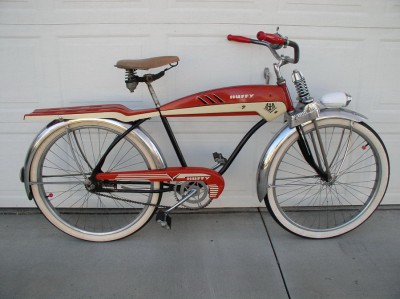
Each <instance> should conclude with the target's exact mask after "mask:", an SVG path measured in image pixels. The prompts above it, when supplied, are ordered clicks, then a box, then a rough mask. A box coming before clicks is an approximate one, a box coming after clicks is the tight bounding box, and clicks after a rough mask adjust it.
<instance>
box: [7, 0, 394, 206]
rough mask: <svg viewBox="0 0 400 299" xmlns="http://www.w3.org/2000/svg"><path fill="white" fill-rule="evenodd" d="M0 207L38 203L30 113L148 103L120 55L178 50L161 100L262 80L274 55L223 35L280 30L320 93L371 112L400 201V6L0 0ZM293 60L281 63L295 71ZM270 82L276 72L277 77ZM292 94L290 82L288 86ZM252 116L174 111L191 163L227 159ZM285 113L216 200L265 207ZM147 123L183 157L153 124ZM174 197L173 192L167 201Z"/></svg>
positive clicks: (317, 1) (309, 1)
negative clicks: (260, 186) (263, 189)
mask: <svg viewBox="0 0 400 299" xmlns="http://www.w3.org/2000/svg"><path fill="white" fill-rule="evenodd" d="M0 24H1V25H0V105H1V122H2V124H1V126H0V135H1V140H2V145H1V147H0V163H1V164H0V165H1V166H2V172H1V174H0V181H1V190H0V206H1V207H25V206H33V205H32V203H31V202H29V201H28V200H27V199H26V195H25V193H24V189H23V185H22V184H21V183H20V182H19V180H18V176H19V169H20V167H21V166H22V164H23V162H24V158H25V154H26V150H27V148H28V147H29V145H30V142H31V140H32V139H33V138H34V136H35V135H36V134H37V132H38V131H39V130H40V129H41V128H42V127H43V126H45V125H46V124H45V123H35V122H28V121H23V120H22V118H23V115H24V114H25V113H28V112H30V111H31V110H33V109H35V108H43V107H58V106H69V105H86V104H95V103H121V104H124V105H126V106H129V107H131V108H145V107H151V100H150V97H149V95H148V94H147V92H146V89H145V87H144V86H142V87H139V88H138V89H137V90H136V91H135V93H134V94H130V93H129V92H128V90H127V89H126V88H125V86H124V74H123V71H121V70H119V69H116V68H114V67H113V65H114V64H115V62H116V61H117V60H118V59H122V58H145V57H151V56H159V55H177V56H179V57H180V59H181V63H180V64H179V67H177V68H175V69H173V70H171V71H170V72H168V74H167V75H166V76H165V77H164V78H162V79H161V80H159V81H157V82H156V83H155V86H154V87H155V89H156V91H157V93H158V96H159V98H160V101H161V102H162V103H166V102H168V101H171V100H173V99H176V98H179V97H182V96H185V95H188V94H192V93H195V92H199V91H202V90H207V89H212V88H217V87H223V86H231V85H239V84H263V83H264V79H263V76H262V74H263V69H264V67H266V66H269V67H271V66H272V63H273V62H274V60H273V58H272V57H271V55H270V53H269V52H268V51H267V50H265V49H264V48H261V47H258V46H255V45H247V44H237V43H230V42H228V41H227V40H226V38H225V37H226V34H229V33H233V34H241V35H247V36H255V34H256V33H257V31H259V30H264V31H270V32H273V31H275V28H276V26H277V25H279V26H280V31H281V33H282V34H284V35H287V36H289V37H290V38H291V39H293V40H295V41H297V42H298V43H299V45H300V47H301V61H300V63H299V64H298V65H297V66H296V68H298V69H300V70H301V71H302V72H303V74H304V75H305V76H306V78H307V81H308V85H309V88H310V91H311V93H312V95H313V96H314V97H320V96H321V95H323V94H324V93H328V92H331V91H341V90H343V91H346V92H348V93H350V94H352V96H353V98H354V100H353V103H352V104H351V106H350V108H351V109H354V110H356V111H358V112H360V113H362V114H364V115H366V116H368V117H369V123H370V124H371V125H372V126H373V127H374V128H375V129H376V130H377V131H378V132H379V134H380V135H381V137H382V139H383V140H384V142H385V143H386V145H387V148H388V150H389V154H390V158H391V165H392V181H391V185H390V186H389V190H388V193H387V195H386V198H385V201H384V202H385V203H387V204H393V203H397V204H398V203H400V202H399V200H400V199H399V191H400V190H399V188H400V187H399V184H397V183H396V181H397V179H396V178H397V177H398V175H399V174H400V173H399V170H398V167H397V166H398V165H400V164H399V163H400V158H399V155H398V153H397V150H396V148H397V149H398V148H399V147H400V134H399V133H400V118H399V115H400V98H399V94H400V84H399V83H398V82H397V81H398V77H399V76H398V73H399V71H398V70H399V69H400V62H399V61H400V60H399V59H398V56H399V54H400V3H399V2H398V1H389V0H387V1H361V0H352V1H345V0H301V1H300V0H286V1H278V0H276V1H272V0H271V1H261V0H254V1H253V0H218V1H212V0H208V1H196V0H168V1H162V0H148V1H145V0H137V1H132V0H129V1H128V0H125V1H124V0H120V1H111V0H110V1H106V0H104V1H96V0H64V1H62V0H40V1H33V0H26V1H0ZM292 69H293V68H292V67H286V71H285V72H284V74H285V76H286V77H287V78H289V76H290V73H291V71H292ZM271 80H275V78H272V79H271ZM291 91H292V92H293V91H294V90H293V88H292V87H291ZM256 121H258V119H257V118H253V117H250V118H241V117H239V118H217V119H216V118H204V119H195V120H194V121H193V120H190V119H179V120H177V119H175V120H173V121H172V126H173V128H174V129H176V133H177V139H178V141H179V143H180V144H181V147H182V150H183V152H184V154H185V156H186V159H187V161H188V163H189V164H191V165H198V166H212V165H213V160H212V153H213V152H215V151H219V152H222V153H223V154H224V155H225V156H228V155H229V154H230V152H231V151H232V150H233V148H234V146H235V144H236V143H237V142H238V141H239V140H240V139H241V137H242V136H243V135H244V134H245V133H246V132H247V130H248V129H249V128H250V127H251V126H252V125H253V124H254V123H255V122H256ZM281 125H282V120H279V121H276V122H274V123H272V124H268V125H266V126H264V127H263V128H262V129H261V130H260V131H259V132H257V133H256V134H255V136H254V137H253V139H252V140H251V141H250V142H249V143H248V144H247V145H246V147H245V148H244V149H243V151H242V152H241V153H240V155H239V156H238V159H237V160H236V161H235V163H234V164H233V165H232V167H231V169H229V171H228V172H227V174H226V178H225V180H226V191H225V192H224V194H223V196H222V198H220V199H218V201H216V202H215V203H214V206H220V207H221V206H231V207H242V206H259V205H260V203H259V202H258V200H257V195H256V188H255V185H256V183H255V179H256V178H255V177H256V175H255V172H256V169H257V165H258V161H259V159H260V157H261V154H262V152H263V150H264V148H265V147H266V145H267V143H268V140H269V139H270V138H271V137H272V136H273V135H274V134H275V133H276V132H277V130H278V129H279V128H280V126H281ZM146 129H147V130H148V131H149V132H150V133H151V134H152V135H153V136H154V137H155V138H156V139H157V142H158V143H159V145H160V146H161V147H162V148H163V149H164V148H165V150H164V155H165V156H166V157H167V159H168V160H169V161H170V162H169V166H173V165H177V164H178V161H177V159H176V157H175V156H174V154H173V151H172V148H171V146H170V145H169V143H168V140H167V138H166V136H165V134H164V133H162V130H161V126H160V123H159V121H158V120H156V119H154V120H151V122H150V123H149V124H148V125H147V127H146ZM170 200H173V199H172V198H171V199H170Z"/></svg>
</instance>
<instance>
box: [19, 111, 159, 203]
mask: <svg viewBox="0 0 400 299" xmlns="http://www.w3.org/2000/svg"><path fill="white" fill-rule="evenodd" d="M87 120H89V119H75V120H69V121H61V122H58V121H53V122H51V123H49V124H48V125H47V126H46V127H45V128H43V130H42V131H41V132H39V134H38V135H37V136H36V137H35V139H34V140H33V142H32V144H31V146H30V147H29V149H28V153H27V155H26V158H25V163H24V167H23V168H22V169H21V173H20V176H21V177H20V179H21V182H23V183H24V185H25V191H26V194H27V195H28V198H29V199H30V200H32V198H33V196H32V191H31V186H30V172H31V165H32V160H33V157H34V156H35V153H36V151H37V149H38V147H39V146H40V144H41V143H42V142H43V141H44V140H45V139H46V138H47V137H48V136H49V135H50V134H52V133H53V132H54V131H56V130H58V129H60V128H62V127H65V126H67V125H69V124H71V123H75V122H81V121H87ZM96 120H97V121H99V122H104V123H108V124H111V125H112V126H114V128H115V129H116V130H117V131H118V132H120V133H122V132H124V131H126V129H127V128H126V127H125V126H124V125H123V124H122V123H121V122H118V121H115V120H110V119H96ZM129 134H136V135H137V136H138V138H139V139H140V140H141V142H143V144H144V145H145V146H146V147H147V149H148V150H149V151H151V153H152V155H153V159H154V162H155V164H156V168H165V167H166V164H165V160H164V158H163V156H162V154H161V151H160V150H159V148H158V146H157V144H156V143H155V142H154V141H153V139H152V138H151V137H150V135H148V133H147V132H146V131H144V130H143V129H142V128H140V127H138V128H136V129H134V130H133V131H132V132H131V133H129Z"/></svg>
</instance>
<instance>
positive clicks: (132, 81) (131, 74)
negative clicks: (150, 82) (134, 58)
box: [125, 69, 139, 92]
mask: <svg viewBox="0 0 400 299" xmlns="http://www.w3.org/2000/svg"><path fill="white" fill-rule="evenodd" d="M137 79H138V76H137V75H136V70H135V69H127V70H125V84H126V88H128V89H129V91H130V92H134V91H135V89H136V87H137V86H138V84H139V81H138V80H137Z"/></svg>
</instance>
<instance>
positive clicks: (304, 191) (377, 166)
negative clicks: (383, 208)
mask: <svg viewBox="0 0 400 299" xmlns="http://www.w3.org/2000/svg"><path fill="white" fill-rule="evenodd" d="M317 123H318V127H319V131H320V134H321V140H322V143H323V146H324V148H325V152H326V156H327V162H328V166H329V169H330V172H331V175H332V178H331V179H330V180H328V181H326V180H324V179H323V178H321V177H320V176H319V175H317V174H316V171H315V170H314V169H313V168H312V167H311V166H310V165H309V164H308V163H307V162H306V161H305V159H304V157H303V155H302V154H301V151H300V148H299V145H298V142H297V141H298V140H299V135H298V134H297V132H296V133H295V134H292V135H291V137H290V138H288V139H287V140H286V141H285V143H284V144H283V145H282V146H281V147H280V148H279V150H278V151H277V153H276V155H275V157H274V160H273V162H272V164H271V168H270V172H269V174H268V192H267V194H268V200H266V205H267V207H268V209H269V211H270V212H271V213H272V215H273V217H274V218H275V220H276V221H277V222H278V223H279V224H280V225H281V226H282V227H284V228H285V229H287V230H288V231H290V232H292V233H294V234H297V235H300V236H303V237H308V238H319V239H322V238H331V237H335V236H338V235H342V234H344V233H347V232H349V231H350V230H352V229H354V228H356V227H357V226H359V225H361V224H362V223H363V222H364V221H366V220H367V219H368V217H369V216H370V215H371V214H372V213H373V212H374V211H375V209H376V208H377V207H378V205H379V203H380V202H381V200H382V198H383V196H384V194H385V192H386V188H387V185H388V182H389V159H388V155H387V151H386V148H385V146H384V144H383V142H382V140H381V139H380V138H379V136H378V135H377V134H376V133H375V132H374V131H373V130H372V129H371V128H370V127H369V126H368V125H366V124H365V123H362V122H360V123H358V122H354V121H352V120H348V119H340V118H327V119H321V120H318V121H317ZM303 130H304V139H305V140H306V141H307V142H308V144H309V147H310V151H311V153H312V155H313V158H314V160H315V162H316V163H317V164H320V167H321V168H322V169H324V170H325V166H324V162H323V157H322V155H321V149H320V148H319V146H318V141H317V140H318V139H317V134H316V131H315V127H314V125H313V124H312V123H309V124H307V125H305V126H304V127H303Z"/></svg>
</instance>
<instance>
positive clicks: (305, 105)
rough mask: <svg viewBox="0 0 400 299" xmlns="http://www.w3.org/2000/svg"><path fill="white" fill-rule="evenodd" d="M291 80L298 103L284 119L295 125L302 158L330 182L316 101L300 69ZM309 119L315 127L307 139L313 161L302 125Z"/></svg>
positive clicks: (330, 174) (322, 177)
mask: <svg viewBox="0 0 400 299" xmlns="http://www.w3.org/2000/svg"><path fill="white" fill-rule="evenodd" d="M292 81H293V83H294V85H295V88H296V91H297V95H298V97H297V100H298V101H299V103H298V105H297V106H296V108H295V109H294V110H293V111H291V112H289V113H288V114H287V116H286V120H287V121H288V123H289V127H291V128H294V127H296V130H297V132H298V134H299V140H298V141H297V143H298V145H299V148H300V151H301V153H302V155H303V157H304V159H305V160H306V161H307V163H308V164H309V165H310V166H311V167H312V168H313V169H314V170H315V172H316V173H317V174H318V176H319V177H320V178H321V179H322V180H324V181H325V182H330V181H332V178H333V177H332V173H331V170H330V165H329V161H328V157H327V153H326V150H325V147H324V144H323V141H322V138H321V133H320V130H319V127H318V123H317V118H318V116H319V106H318V103H316V102H315V101H314V99H313V98H312V97H311V96H310V93H309V91H308V87H307V83H306V81H305V78H304V76H303V75H302V73H301V72H300V71H298V70H294V71H293V74H292ZM309 121H311V122H312V123H313V125H314V129H315V135H316V136H315V135H314V134H313V133H312V132H311V133H310V138H309V139H311V140H310V141H311V144H312V146H313V148H314V154H315V157H316V159H317V161H315V159H314V156H313V154H312V150H311V147H310V144H309V140H308V139H307V138H306V136H305V133H304V130H303V126H302V124H303V123H306V122H309Z"/></svg>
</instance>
